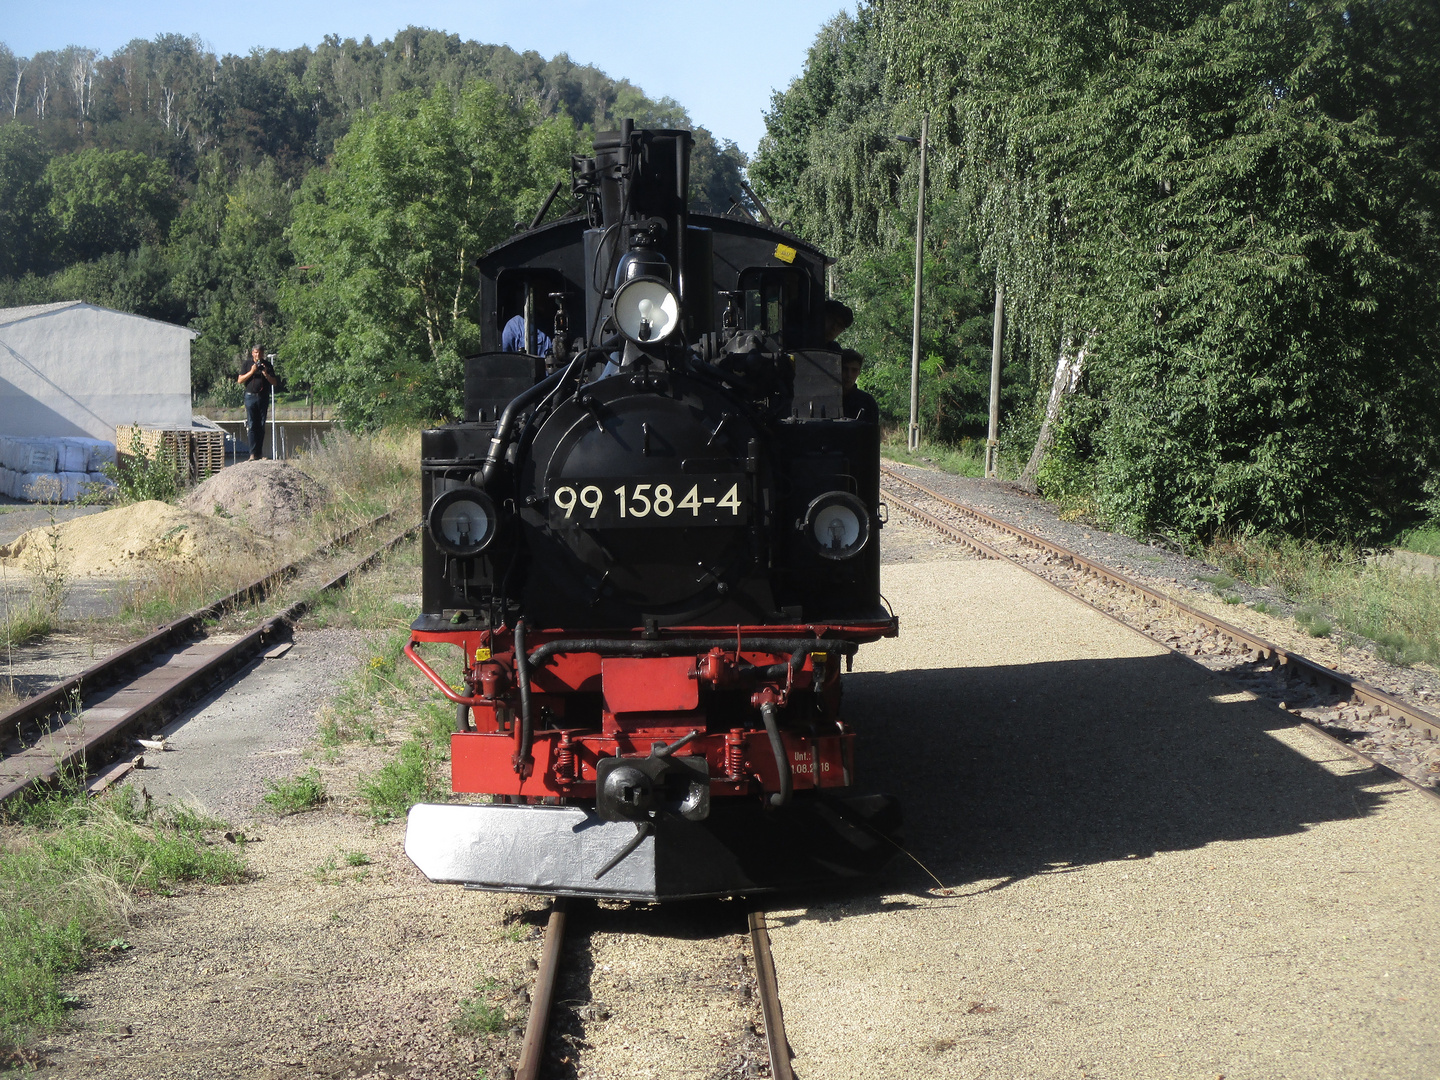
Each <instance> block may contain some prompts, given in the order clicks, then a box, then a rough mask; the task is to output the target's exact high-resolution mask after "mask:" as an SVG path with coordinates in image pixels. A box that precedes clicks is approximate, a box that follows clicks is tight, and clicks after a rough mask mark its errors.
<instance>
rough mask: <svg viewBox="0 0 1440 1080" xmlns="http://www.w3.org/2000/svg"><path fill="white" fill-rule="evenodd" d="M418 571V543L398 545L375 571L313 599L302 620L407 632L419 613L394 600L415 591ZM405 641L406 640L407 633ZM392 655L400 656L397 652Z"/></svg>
mask: <svg viewBox="0 0 1440 1080" xmlns="http://www.w3.org/2000/svg"><path fill="white" fill-rule="evenodd" d="M419 567H420V545H419V543H418V542H416V541H413V540H412V541H410V542H408V543H405V544H401V545H400V546H399V547H398V548H396V549H395V550H394V551H392V552H391V553H390V554H389V555H388V556H386V559H385V562H384V564H383V565H382V566H381V567H380V568H378V569H377V570H373V571H371V572H369V573H366V574H362V575H360V576H359V577H357V578H355V579H353V580H351V581H350V583H349V584H347V585H346V586H345V588H343V589H336V590H333V591H331V592H327V593H317V594H316V595H315V596H313V597H312V598H311V608H310V613H309V614H308V615H306V617H305V620H306V623H307V625H309V626H313V627H317V628H335V627H344V628H353V629H357V630H402V629H403V630H407V631H408V629H409V626H410V624H411V622H413V621H414V619H415V616H416V615H417V614H418V612H417V611H416V609H415V607H414V606H412V605H407V604H404V603H402V602H401V601H399V600H397V599H396V594H397V593H399V592H401V591H402V590H408V589H412V588H414V587H415V582H416V580H417V579H418V576H419V575H418V573H417V571H418V569H419ZM405 640H407V641H408V640H409V636H408V633H407V635H406V638H405ZM401 647H402V648H403V647H404V642H402V643H401ZM395 655H396V656H397V657H398V656H399V653H398V651H397V652H396V654H395Z"/></svg>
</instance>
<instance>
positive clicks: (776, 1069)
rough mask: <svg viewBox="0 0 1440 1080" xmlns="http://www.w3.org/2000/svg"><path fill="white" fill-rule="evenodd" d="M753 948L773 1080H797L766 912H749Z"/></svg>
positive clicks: (761, 1012) (766, 1046) (756, 980)
mask: <svg viewBox="0 0 1440 1080" xmlns="http://www.w3.org/2000/svg"><path fill="white" fill-rule="evenodd" d="M749 919H750V945H751V948H753V949H754V950H755V982H756V984H757V986H758V987H759V990H760V1014H761V1017H762V1018H763V1020H764V1021H765V1048H766V1049H767V1050H768V1051H769V1053H770V1076H771V1077H772V1080H795V1072H794V1070H793V1069H791V1067H790V1040H789V1039H787V1038H786V1037H785V1016H784V1014H783V1013H782V1012H781V1011H780V983H779V981H778V980H777V979H776V977H775V958H774V956H772V955H771V953H770V928H769V926H768V925H766V922H765V912H763V911H758V910H756V911H751V912H750V916H749Z"/></svg>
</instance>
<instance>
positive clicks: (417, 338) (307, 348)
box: [281, 82, 579, 423]
mask: <svg viewBox="0 0 1440 1080" xmlns="http://www.w3.org/2000/svg"><path fill="white" fill-rule="evenodd" d="M536 114H537V110H536V109H534V108H533V107H531V108H529V109H524V110H522V109H518V108H516V107H515V106H514V105H512V104H511V103H509V102H507V101H505V100H503V99H502V98H501V96H500V94H499V92H498V91H497V90H496V89H495V88H494V87H492V86H491V85H490V84H488V83H483V82H481V83H475V84H473V85H472V87H471V88H470V89H468V90H466V91H464V92H463V93H461V94H460V95H458V96H457V95H454V94H452V93H451V92H450V91H449V90H448V89H446V88H445V87H443V86H442V87H440V88H438V89H437V90H435V92H434V93H433V94H431V95H429V96H428V97H426V96H421V95H420V94H419V93H418V92H414V91H412V92H409V93H407V94H403V95H397V97H396V98H395V99H393V101H392V102H391V107H390V108H388V109H386V110H385V111H384V112H377V113H373V114H370V115H367V116H364V117H361V118H360V119H359V120H357V121H356V123H355V125H354V126H353V127H352V128H351V129H350V132H349V133H348V134H347V135H346V136H345V137H344V138H343V139H341V140H340V144H339V146H337V147H336V151H335V156H334V161H333V163H332V165H331V167H330V168H329V169H327V170H323V171H321V170H317V171H315V172H313V173H311V174H310V176H309V177H308V178H307V180H306V182H305V185H304V188H303V189H302V191H301V194H300V198H299V199H298V201H297V202H296V207H295V220H294V225H293V228H292V236H293V240H292V244H293V248H294V251H295V253H296V254H297V256H298V257H299V258H300V259H302V260H304V262H303V264H302V265H306V266H308V267H311V269H309V270H308V271H306V272H304V273H303V274H301V275H299V276H297V279H296V281H295V283H294V284H293V285H291V286H289V287H288V288H287V290H286V293H285V296H284V298H283V307H284V310H285V311H286V312H287V313H288V314H289V315H290V326H291V330H290V334H289V336H288V338H287V341H286V344H285V350H284V353H283V354H282V357H281V359H282V361H284V362H287V363H288V364H290V365H293V367H294V368H295V369H296V370H298V371H299V372H301V373H302V375H303V376H305V377H308V378H309V379H311V380H313V381H314V383H315V385H316V386H317V387H318V388H319V389H321V390H322V391H323V392H324V393H325V394H326V396H327V397H329V398H330V399H331V400H334V401H338V402H339V403H340V404H341V406H342V407H343V408H344V410H345V412H346V414H347V415H348V416H352V417H356V418H358V419H362V420H363V421H364V422H366V423H370V422H378V421H383V420H385V419H388V418H393V417H394V416H395V415H396V414H397V413H398V414H400V415H408V416H417V415H418V416H427V417H438V416H445V415H451V416H454V415H458V414H459V411H460V405H461V389H462V386H463V381H464V380H463V371H462V367H461V363H460V362H461V360H462V359H463V358H464V357H465V356H467V355H469V354H470V353H473V352H475V351H477V350H478V348H479V343H480V331H479V325H478V313H477V312H476V310H475V303H474V302H475V299H476V297H477V295H478V293H479V287H480V282H479V276H478V273H477V271H476V269H475V259H476V257H477V256H478V255H479V254H480V253H481V252H483V251H485V250H486V249H487V248H489V247H492V246H494V245H495V244H497V243H499V242H500V241H501V240H503V239H505V238H506V237H507V236H509V235H510V233H511V231H512V229H513V226H514V223H515V222H516V221H517V220H524V219H527V218H529V217H531V216H533V215H534V213H535V211H536V210H537V209H538V208H539V207H540V205H541V203H542V201H543V200H544V198H545V196H546V194H547V193H548V191H549V188H550V186H551V185H552V184H554V183H555V182H556V181H557V180H560V179H562V178H564V177H567V176H568V175H569V165H570V155H571V154H572V153H574V152H576V151H577V150H579V147H578V146H577V145H576V143H577V141H578V140H577V139H576V133H575V130H574V128H573V126H572V125H571V124H570V123H569V122H568V121H566V120H563V119H551V120H548V121H540V120H538V118H537V115H536Z"/></svg>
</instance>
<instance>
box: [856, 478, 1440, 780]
mask: <svg viewBox="0 0 1440 1080" xmlns="http://www.w3.org/2000/svg"><path fill="white" fill-rule="evenodd" d="M881 479H882V484H888V486H886V487H883V488H882V494H883V495H884V497H885V500H886V502H887V503H888V504H889V505H890V506H893V507H896V508H897V509H899V510H902V511H904V512H905V513H906V514H907V515H909V516H910V517H912V518H914V519H915V520H916V521H918V522H920V523H921V524H923V525H925V526H927V527H929V528H932V529H935V530H936V531H938V532H940V533H942V534H944V535H945V536H946V537H948V538H949V539H951V540H954V541H955V542H957V543H959V544H962V545H964V546H965V547H967V548H969V549H970V550H971V551H972V552H974V553H975V554H976V555H978V556H979V557H981V558H989V559H1003V560H1006V561H1008V562H1011V563H1013V564H1015V565H1017V566H1020V567H1021V568H1022V569H1025V570H1027V571H1029V572H1031V573H1033V574H1035V575H1036V576H1037V577H1039V578H1040V579H1041V580H1042V581H1045V582H1047V583H1048V584H1050V585H1052V586H1054V587H1056V588H1058V589H1060V590H1062V591H1063V592H1066V593H1068V594H1070V595H1072V596H1075V597H1076V598H1078V599H1080V600H1082V601H1083V602H1085V603H1087V604H1089V605H1090V606H1091V607H1094V608H1095V609H1096V610H1098V611H1100V612H1101V613H1102V614H1104V615H1105V616H1107V617H1108V618H1111V619H1114V620H1116V621H1117V622H1120V623H1122V624H1123V625H1126V626H1128V627H1130V628H1131V629H1135V630H1139V631H1140V632H1141V633H1144V634H1146V635H1147V636H1148V637H1150V638H1152V639H1153V640H1155V641H1157V642H1159V643H1160V644H1162V645H1164V646H1165V647H1167V648H1169V649H1171V650H1172V651H1174V652H1178V653H1180V654H1181V655H1184V656H1188V657H1189V658H1191V659H1193V660H1196V661H1197V662H1200V663H1201V664H1202V665H1203V666H1205V667H1207V668H1209V669H1210V670H1212V671H1216V672H1218V673H1221V674H1225V675H1228V676H1230V677H1232V678H1234V679H1236V680H1237V681H1239V682H1240V683H1241V685H1243V686H1244V687H1245V689H1246V690H1249V691H1250V692H1252V693H1254V694H1256V696H1258V697H1261V698H1265V699H1268V700H1271V701H1273V702H1275V703H1276V704H1278V705H1279V706H1280V707H1281V708H1284V709H1286V710H1287V711H1289V712H1291V713H1292V714H1294V715H1295V716H1296V717H1297V718H1299V719H1300V720H1301V722H1303V723H1305V724H1306V725H1307V726H1308V727H1310V728H1311V729H1312V730H1314V731H1316V732H1317V733H1318V734H1320V735H1322V736H1323V737H1325V738H1327V739H1329V740H1330V741H1331V742H1333V743H1335V744H1336V745H1337V746H1338V747H1340V748H1342V749H1344V750H1345V751H1346V752H1347V753H1349V754H1351V755H1353V756H1355V757H1357V758H1360V759H1361V760H1363V761H1365V762H1367V763H1368V764H1372V765H1374V766H1376V767H1378V768H1380V769H1383V770H1385V771H1387V772H1390V773H1392V774H1393V775H1395V776H1396V777H1397V778H1398V779H1400V780H1402V781H1403V782H1405V783H1406V784H1409V785H1410V786H1412V787H1414V788H1416V789H1418V790H1420V791H1423V792H1425V793H1426V794H1427V795H1429V796H1431V797H1432V798H1436V799H1440V794H1437V793H1436V791H1435V789H1434V787H1433V786H1432V784H1433V783H1434V780H1435V776H1436V774H1435V772H1433V771H1431V770H1430V768H1429V765H1428V763H1427V762H1426V761H1425V760H1424V757H1425V756H1426V755H1431V756H1432V760H1436V759H1434V757H1433V751H1432V750H1429V749H1427V747H1433V746H1434V744H1435V740H1436V738H1437V737H1440V717H1437V716H1435V715H1433V714H1431V713H1429V712H1427V711H1425V710H1423V709H1421V708H1418V707H1417V706H1415V705H1412V704H1410V703H1409V702H1405V701H1402V700H1400V699H1399V698H1397V697H1395V696H1394V695H1392V694H1388V693H1386V692H1385V691H1383V690H1381V689H1379V688H1378V687H1376V686H1373V685H1371V684H1369V683H1367V682H1365V681H1364V680H1363V679H1360V678H1357V677H1355V676H1352V675H1348V674H1346V673H1344V672H1342V671H1338V670H1336V669H1335V668H1331V667H1328V666H1326V665H1325V664H1322V663H1319V662H1317V661H1315V660H1312V659H1310V658H1308V657H1306V656H1303V655H1301V654H1300V653H1298V652H1295V651H1294V650H1290V649H1285V648H1282V647H1281V646H1279V645H1276V644H1274V643H1273V642H1270V641H1267V640H1266V639H1265V638H1263V637H1260V636H1259V635H1258V634H1255V633H1253V632H1251V631H1249V630H1246V629H1243V628H1241V627H1238V626H1235V625H1233V624H1231V623H1229V622H1226V621H1225V620H1223V619H1219V618H1216V617H1215V616H1214V615H1211V614H1209V613H1208V612H1204V611H1201V610H1200V609H1199V608H1196V607H1193V606H1192V605H1189V604H1186V603H1185V602H1183V601H1181V600H1177V599H1175V598H1174V597H1172V596H1168V595H1166V594H1165V593H1163V592H1160V591H1159V590H1156V589H1152V588H1150V587H1149V586H1147V585H1144V584H1142V583H1140V582H1138V581H1135V580H1133V579H1131V578H1129V577H1127V576H1125V575H1124V574H1121V573H1119V572H1117V571H1115V570H1112V569H1110V568H1108V567H1106V566H1103V565H1101V564H1100V563H1097V562H1095V561H1093V560H1091V559H1087V558H1086V557H1084V556H1083V555H1080V554H1078V553H1077V552H1074V551H1071V550H1070V549H1068V548H1065V547H1063V546H1061V545H1060V544H1057V543H1055V542H1053V541H1051V540H1047V539H1045V538H1043V537H1041V536H1038V535H1036V534H1035V533H1033V532H1030V531H1029V530H1026V529H1022V528H1020V527H1019V526H1016V525H1013V524H1011V523H1009V522H1007V521H1004V520H1002V519H1000V518H997V517H994V516H992V515H990V514H986V513H984V512H983V511H980V510H978V509H976V508H974V507H972V506H967V505H965V504H964V503H961V502H957V501H956V500H954V499H951V498H949V497H947V496H945V495H943V494H941V493H940V492H938V491H936V490H934V489H933V488H931V487H928V486H927V485H925V484H923V483H921V482H919V481H918V480H915V479H914V478H912V477H908V476H905V475H903V474H901V473H899V472H896V471H895V470H893V469H890V468H888V467H882V469H881ZM897 488H903V489H905V491H906V494H908V495H909V498H906V497H905V496H904V495H901V494H900V492H899V491H898V490H897ZM912 500H913V501H912ZM922 504H923V505H922ZM927 507H928V508H927Z"/></svg>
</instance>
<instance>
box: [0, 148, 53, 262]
mask: <svg viewBox="0 0 1440 1080" xmlns="http://www.w3.org/2000/svg"><path fill="white" fill-rule="evenodd" d="M47 159H48V155H47V154H46V153H45V147H44V146H43V145H42V144H41V142H40V140H39V139H38V138H36V137H35V134H34V132H32V131H31V130H30V129H29V128H28V127H26V126H24V125H23V124H14V123H11V124H6V125H5V126H4V127H0V278H7V277H18V276H19V275H21V274H24V273H27V272H30V271H35V270H41V269H44V264H45V261H46V257H47V256H48V254H49V250H48V249H49V244H50V237H49V231H50V230H49V225H50V215H49V211H48V209H47V207H46V203H47V202H48V201H49V191H48V190H47V188H46V186H45V165H46V161H47Z"/></svg>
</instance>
